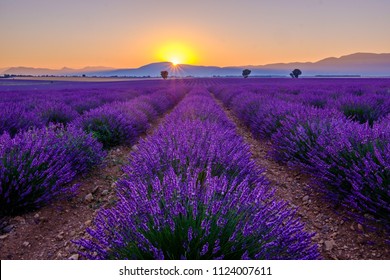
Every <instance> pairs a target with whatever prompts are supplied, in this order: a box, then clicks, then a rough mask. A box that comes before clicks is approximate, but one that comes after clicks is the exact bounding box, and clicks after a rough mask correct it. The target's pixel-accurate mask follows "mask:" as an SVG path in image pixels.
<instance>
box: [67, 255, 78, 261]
mask: <svg viewBox="0 0 390 280" xmlns="http://www.w3.org/2000/svg"><path fill="white" fill-rule="evenodd" d="M78 259H79V254H74V255H71V256H70V257H69V260H78Z"/></svg>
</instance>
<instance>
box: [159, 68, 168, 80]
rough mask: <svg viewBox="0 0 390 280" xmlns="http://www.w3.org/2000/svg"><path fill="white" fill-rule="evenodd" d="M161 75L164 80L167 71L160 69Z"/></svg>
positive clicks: (166, 76)
mask: <svg viewBox="0 0 390 280" xmlns="http://www.w3.org/2000/svg"><path fill="white" fill-rule="evenodd" d="M160 74H161V77H162V78H163V79H164V80H166V79H167V78H168V71H166V70H164V71H161V73H160Z"/></svg>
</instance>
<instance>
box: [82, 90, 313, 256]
mask: <svg viewBox="0 0 390 280" xmlns="http://www.w3.org/2000/svg"><path fill="white" fill-rule="evenodd" d="M124 171H125V174H126V177H125V178H123V179H121V180H120V181H118V182H117V190H118V197H119V198H120V199H119V202H118V204H117V205H116V206H115V207H113V208H111V209H105V210H101V211H100V212H99V213H98V216H97V218H96V219H95V221H94V226H93V227H92V228H89V229H87V231H88V233H89V234H90V238H89V239H83V240H79V241H77V243H78V244H79V245H81V246H82V247H83V250H82V252H81V253H82V254H84V255H85V256H86V257H87V258H90V259H316V258H318V257H319V254H318V251H317V246H316V245H313V244H312V242H311V237H312V234H309V233H307V232H305V231H304V229H303V224H302V223H300V222H299V221H298V219H297V218H296V216H295V214H294V211H293V210H291V209H289V208H288V207H287V206H286V203H284V202H281V201H277V200H276V199H275V198H274V195H273V191H272V189H271V188H270V186H269V185H268V183H267V182H266V181H265V179H264V177H263V176H262V174H261V171H259V170H258V169H257V167H256V166H255V164H254V162H253V161H252V160H251V159H250V151H249V147H248V146H247V145H246V144H245V143H244V141H243V139H242V138H241V137H239V136H238V135H237V133H236V131H235V126H234V124H233V123H232V122H231V121H230V120H228V119H227V117H226V115H225V114H224V113H223V111H222V110H221V108H220V107H218V106H217V105H216V103H215V102H214V100H213V99H212V98H211V96H210V94H209V93H208V92H207V91H206V90H205V89H196V88H195V89H193V90H192V91H191V92H190V93H189V94H188V95H187V97H186V98H185V99H184V100H183V101H182V102H181V103H180V104H179V106H178V107H177V108H176V109H175V110H174V111H173V112H172V113H171V114H170V115H168V116H167V117H166V119H165V122H164V123H163V124H162V125H160V126H159V127H158V129H157V130H156V131H155V132H154V134H153V135H150V136H149V137H148V138H146V140H142V141H141V143H140V144H139V145H138V150H137V151H134V152H132V154H131V159H130V163H129V164H128V165H127V166H126V167H125V168H124Z"/></svg>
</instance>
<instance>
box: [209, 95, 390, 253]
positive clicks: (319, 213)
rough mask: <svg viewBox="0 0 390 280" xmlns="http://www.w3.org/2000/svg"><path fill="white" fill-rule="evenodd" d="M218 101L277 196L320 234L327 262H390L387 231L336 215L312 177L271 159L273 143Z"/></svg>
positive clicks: (321, 245) (316, 239) (318, 238)
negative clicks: (253, 132) (254, 134)
mask: <svg viewBox="0 0 390 280" xmlns="http://www.w3.org/2000/svg"><path fill="white" fill-rule="evenodd" d="M215 100H216V102H217V103H218V105H219V106H221V108H222V109H223V110H224V111H225V113H226V115H227V116H228V118H229V119H230V120H232V121H233V122H234V123H235V124H236V127H237V132H238V134H239V135H241V136H242V137H243V138H244V140H245V142H246V143H247V144H248V145H249V146H250V149H251V152H252V158H253V159H254V160H255V161H256V163H258V165H259V166H260V167H262V168H265V169H266V170H265V172H264V175H265V176H266V178H267V179H268V180H269V181H270V182H271V184H272V185H273V186H274V187H275V188H276V195H277V196H278V197H279V198H281V199H283V200H285V201H288V202H289V204H290V205H291V206H292V207H294V208H296V207H298V211H297V213H298V215H299V216H300V217H301V220H302V221H303V222H304V223H305V227H306V230H307V231H309V232H316V235H315V237H314V239H313V241H314V242H317V243H318V244H319V248H320V252H321V255H322V258H323V259H335V260H337V259H343V260H350V259H353V260H362V259H364V260H366V259H382V260H384V259H386V260H388V259H390V245H389V244H386V242H385V241H384V240H385V236H386V235H385V234H384V233H383V232H379V233H375V232H372V231H368V230H367V229H366V228H365V227H363V226H362V225H360V224H357V223H356V222H354V221H351V220H348V219H347V217H348V215H347V214H346V213H345V211H343V210H342V209H341V210H338V212H339V213H336V211H335V209H333V208H332V207H331V206H330V205H329V203H327V202H325V201H323V200H322V198H321V195H320V194H318V193H316V192H315V191H313V190H312V189H310V188H309V185H310V178H309V177H308V176H305V175H304V174H302V173H301V172H299V171H297V170H291V169H289V168H288V167H287V166H286V165H281V164H279V163H277V162H275V161H274V160H272V159H271V158H269V157H268V153H269V151H270V150H271V143H270V142H269V141H265V140H256V139H254V138H253V137H252V135H251V133H250V131H249V129H248V128H247V127H246V126H245V125H243V124H242V123H241V121H240V120H239V119H238V118H237V117H236V116H235V115H234V113H233V112H232V111H231V110H229V109H227V108H225V107H224V106H223V104H222V103H221V102H220V101H219V100H217V99H215Z"/></svg>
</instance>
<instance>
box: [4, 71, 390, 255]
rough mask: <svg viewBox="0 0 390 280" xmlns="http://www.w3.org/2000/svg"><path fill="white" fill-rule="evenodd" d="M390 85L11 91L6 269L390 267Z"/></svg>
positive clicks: (157, 84)
mask: <svg viewBox="0 0 390 280" xmlns="http://www.w3.org/2000/svg"><path fill="white" fill-rule="evenodd" d="M389 185H390V80H389V79H314V78H313V79H259V78H250V79H238V78H205V79H200V78H199V79H168V80H140V81H120V82H65V81H63V82H61V81H51V82H50V81H37V80H35V81H34V80H31V81H29V80H3V81H1V84H0V239H1V240H0V242H1V243H0V244H1V246H0V258H1V259H286V260H291V259H292V260H298V259H389V258H390V248H389V247H390V246H389V242H390V235H389V233H390V187H389Z"/></svg>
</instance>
